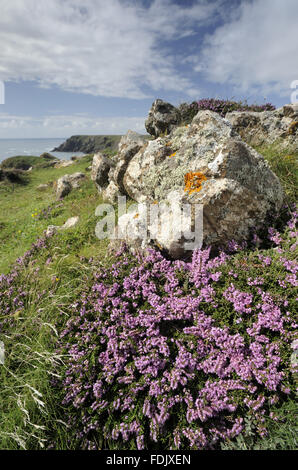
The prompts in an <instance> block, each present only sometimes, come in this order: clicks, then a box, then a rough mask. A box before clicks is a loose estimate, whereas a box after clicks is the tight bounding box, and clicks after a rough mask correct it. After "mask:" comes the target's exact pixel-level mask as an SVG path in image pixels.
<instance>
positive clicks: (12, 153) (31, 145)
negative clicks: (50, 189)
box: [0, 137, 84, 163]
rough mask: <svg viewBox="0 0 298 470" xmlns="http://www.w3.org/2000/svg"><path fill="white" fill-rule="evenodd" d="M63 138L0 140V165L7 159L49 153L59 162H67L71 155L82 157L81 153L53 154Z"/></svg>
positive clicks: (63, 140)
mask: <svg viewBox="0 0 298 470" xmlns="http://www.w3.org/2000/svg"><path fill="white" fill-rule="evenodd" d="M66 139H67V137H65V138H61V137H60V138H53V137H52V138H50V139H43V138H36V139H30V138H27V139H0V163H1V162H2V161H3V160H5V159H6V158H9V157H16V156H20V155H21V156H31V155H33V156H37V157H39V156H40V155H41V154H42V153H44V152H49V153H51V155H53V156H54V157H57V158H59V159H60V160H69V159H70V158H71V157H72V156H73V155H78V156H79V155H84V153H82V152H53V151H52V150H53V149H54V148H56V147H58V146H59V145H61V144H63V142H65V140H66Z"/></svg>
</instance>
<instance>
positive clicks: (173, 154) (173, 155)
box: [169, 152, 177, 158]
mask: <svg viewBox="0 0 298 470" xmlns="http://www.w3.org/2000/svg"><path fill="white" fill-rule="evenodd" d="M176 153H177V152H174V153H172V155H169V157H170V158H171V157H175V155H176Z"/></svg>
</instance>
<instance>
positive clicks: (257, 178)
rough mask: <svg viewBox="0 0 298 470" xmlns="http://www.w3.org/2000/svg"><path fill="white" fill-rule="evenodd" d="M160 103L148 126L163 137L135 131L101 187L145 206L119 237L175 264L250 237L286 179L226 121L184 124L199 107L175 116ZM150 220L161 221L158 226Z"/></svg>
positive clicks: (206, 118)
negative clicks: (204, 250)
mask: <svg viewBox="0 0 298 470" xmlns="http://www.w3.org/2000/svg"><path fill="white" fill-rule="evenodd" d="M162 103H163V102H162V101H161V100H156V101H155V102H154V103H153V107H152V108H151V110H150V113H149V118H150V119H149V118H148V119H149V120H147V125H148V122H149V127H147V130H148V131H150V132H152V133H153V132H154V134H155V135H159V137H157V138H155V139H154V140H149V141H144V140H143V139H142V138H141V136H139V135H138V134H135V133H133V132H131V131H129V132H128V133H127V135H126V136H125V137H123V138H122V140H121V142H120V143H119V153H118V156H117V158H116V159H115V161H116V165H115V166H113V165H110V164H108V165H107V166H106V167H105V166H104V165H103V164H101V165H102V166H101V167H99V168H100V171H99V174H100V178H102V182H101V184H100V185H98V189H99V190H100V191H101V194H102V196H103V198H104V199H106V200H108V201H111V202H114V201H116V199H117V196H118V195H128V196H129V197H130V198H131V199H133V201H135V202H136V203H138V204H139V205H133V206H131V208H130V211H129V213H128V214H125V215H122V216H120V217H119V220H118V227H117V229H116V233H117V235H118V238H119V236H120V239H121V240H125V241H126V242H127V243H128V244H129V245H130V246H132V247H133V248H137V249H139V248H142V249H144V248H145V247H147V246H148V245H149V244H150V243H151V242H152V240H154V243H155V245H157V246H158V247H159V248H160V249H162V250H163V251H164V252H165V253H167V254H168V255H170V256H171V257H172V258H183V257H185V256H187V255H189V253H190V250H193V249H195V248H201V247H202V246H210V245H211V246H215V247H219V246H221V247H223V246H225V245H227V244H228V243H229V242H230V241H231V240H234V241H236V242H242V241H243V240H246V239H248V237H249V236H250V232H251V230H253V229H255V228H256V227H260V226H262V225H263V224H265V223H266V221H267V218H268V215H269V214H271V213H277V212H278V211H279V210H280V208H281V206H282V203H283V198H284V195H283V190H282V187H281V184H280V181H279V180H278V178H277V177H276V175H275V174H274V173H273V172H272V171H271V170H270V168H269V166H268V164H267V163H266V161H265V160H264V158H263V157H262V156H261V155H260V154H259V153H258V152H256V151H255V150H254V149H253V148H251V147H250V146H249V145H248V144H247V143H246V142H244V140H242V138H241V136H240V135H239V133H238V132H237V128H236V125H232V124H231V123H230V122H229V121H228V120H227V119H224V118H223V117H221V116H220V115H219V114H217V113H214V112H211V111H199V112H198V113H197V114H196V115H195V116H194V118H193V119H192V120H191V122H190V124H187V125H184V124H182V123H181V121H180V120H181V119H182V118H181V116H182V115H183V113H184V116H186V113H191V112H194V108H193V109H192V108H191V109H189V108H188V109H185V110H183V109H181V110H180V111H179V112H178V113H176V112H175V110H173V107H172V106H165V107H163V106H162V105H161V104H162ZM161 110H162V111H164V112H161ZM291 112H292V110H291V109H287V110H284V111H283V115H284V114H285V113H288V115H291V116H292V114H291ZM239 114H241V113H239ZM249 114H257V115H258V116H259V115H260V114H265V113H249ZM270 114H271V113H270ZM167 115H168V117H167ZM190 116H191V114H188V119H189V117H190ZM294 117H295V116H294ZM255 119H257V117H256V118H255ZM289 119H290V117H289ZM291 119H292V118H291ZM162 121H163V122H164V126H162V125H161V122H162ZM292 121H293V119H292ZM175 122H176V124H174V123H175ZM256 122H258V121H257V120H256V121H255V123H256ZM177 123H178V124H177ZM151 126H152V127H151ZM165 129H166V130H165ZM161 132H162V135H160V133H161ZM101 161H102V160H101ZM185 207H187V208H191V212H187V209H185V210H184V208H185ZM177 208H178V211H177ZM196 208H197V209H198V212H196ZM200 210H202V212H200ZM152 214H155V216H156V215H157V216H156V217H155V219H153V221H152V217H151V216H152ZM201 214H202V218H200V215H201ZM201 221H203V227H202V226H201V225H200V224H201ZM200 230H201V231H200ZM198 231H200V234H198ZM197 235H199V236H197Z"/></svg>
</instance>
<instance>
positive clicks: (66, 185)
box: [56, 173, 85, 199]
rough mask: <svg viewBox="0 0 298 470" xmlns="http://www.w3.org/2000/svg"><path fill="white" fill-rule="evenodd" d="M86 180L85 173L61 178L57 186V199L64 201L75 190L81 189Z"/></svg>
mask: <svg viewBox="0 0 298 470" xmlns="http://www.w3.org/2000/svg"><path fill="white" fill-rule="evenodd" d="M84 178H85V174H84V173H73V174H72V175H64V176H62V177H61V178H59V179H58V181H57V184H56V196H57V199H63V198H64V197H65V196H67V195H68V194H69V193H70V192H71V191H72V190H73V189H75V188H79V187H80V185H81V182H82V180H83V179H84Z"/></svg>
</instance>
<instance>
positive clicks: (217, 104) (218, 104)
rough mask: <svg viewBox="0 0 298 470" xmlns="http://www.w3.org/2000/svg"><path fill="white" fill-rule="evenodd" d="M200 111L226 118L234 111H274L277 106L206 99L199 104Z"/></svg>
mask: <svg viewBox="0 0 298 470" xmlns="http://www.w3.org/2000/svg"><path fill="white" fill-rule="evenodd" d="M197 105H198V111H201V110H210V111H214V112H215V113H218V114H220V115H221V116H222V117H225V115H226V114H227V113H231V112H233V111H254V112H262V111H273V110H274V109H275V106H274V105H272V104H271V103H265V104H263V105H258V104H252V105H249V104H247V102H246V101H233V100H218V99H215V98H204V99H201V100H199V101H198V102H197Z"/></svg>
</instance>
